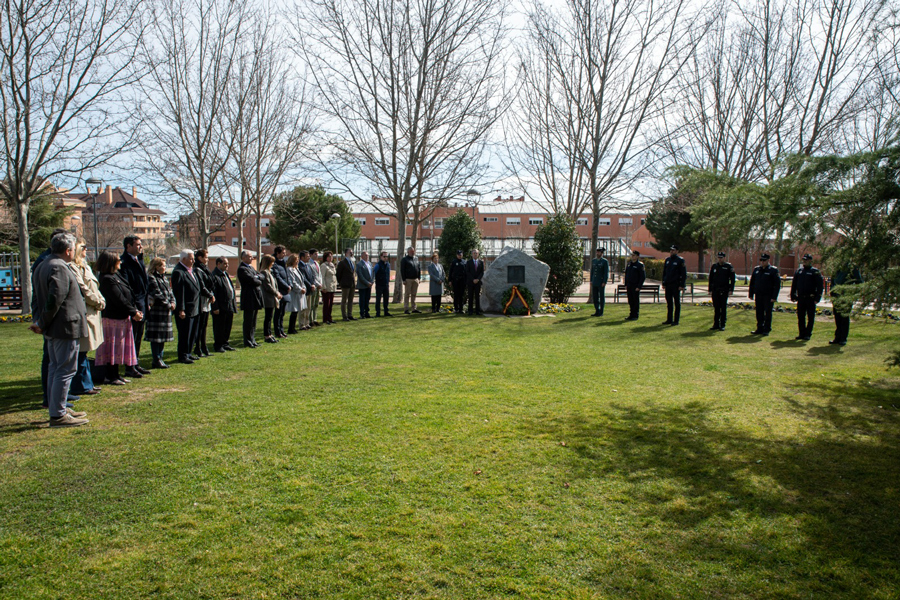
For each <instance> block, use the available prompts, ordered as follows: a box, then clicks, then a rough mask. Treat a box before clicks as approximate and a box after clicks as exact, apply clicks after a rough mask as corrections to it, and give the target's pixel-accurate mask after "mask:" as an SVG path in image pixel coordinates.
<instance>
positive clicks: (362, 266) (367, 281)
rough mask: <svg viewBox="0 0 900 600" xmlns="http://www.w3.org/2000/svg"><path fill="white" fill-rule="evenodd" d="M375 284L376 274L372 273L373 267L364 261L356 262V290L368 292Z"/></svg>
mask: <svg viewBox="0 0 900 600" xmlns="http://www.w3.org/2000/svg"><path fill="white" fill-rule="evenodd" d="M374 283H375V274H374V273H373V272H372V265H371V264H369V262H368V261H365V260H363V259H359V260H358V261H356V289H358V290H366V289H369V288H370V287H372V284H374Z"/></svg>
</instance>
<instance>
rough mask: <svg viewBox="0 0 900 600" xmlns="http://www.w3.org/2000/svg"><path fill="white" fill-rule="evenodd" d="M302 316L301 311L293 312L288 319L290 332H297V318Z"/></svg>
mask: <svg viewBox="0 0 900 600" xmlns="http://www.w3.org/2000/svg"><path fill="white" fill-rule="evenodd" d="M299 315H300V311H297V312H291V316H290V317H288V331H291V332H293V331H297V317H298V316H299Z"/></svg>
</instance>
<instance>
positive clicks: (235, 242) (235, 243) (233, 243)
mask: <svg viewBox="0 0 900 600" xmlns="http://www.w3.org/2000/svg"><path fill="white" fill-rule="evenodd" d="M237 242H238V240H237V238H231V245H232V246H235V247H236V246H237Z"/></svg>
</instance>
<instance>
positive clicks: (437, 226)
mask: <svg viewBox="0 0 900 600" xmlns="http://www.w3.org/2000/svg"><path fill="white" fill-rule="evenodd" d="M434 228H435V229H443V228H444V219H443V218H441V219H435V220H434Z"/></svg>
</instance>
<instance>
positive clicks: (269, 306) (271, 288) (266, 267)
mask: <svg viewBox="0 0 900 600" xmlns="http://www.w3.org/2000/svg"><path fill="white" fill-rule="evenodd" d="M274 264H275V257H274V256H272V255H271V254H263V257H262V258H261V259H260V261H259V273H260V275H262V286H261V287H262V295H263V310H265V316H264V317H263V335H265V336H266V341H267V342H268V343H270V344H274V343H276V342H277V341H278V340H276V339H275V336H274V335H272V317H274V316H275V307H276V306H278V301H279V300H281V292H279V291H278V282H277V281H275V275H274V274H273V273H272V265H274Z"/></svg>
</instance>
